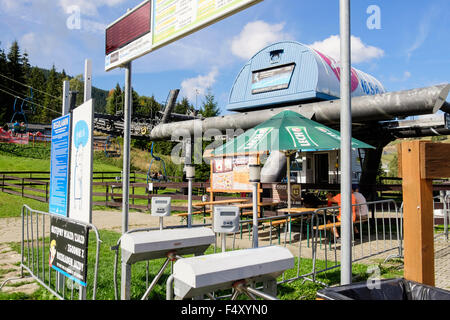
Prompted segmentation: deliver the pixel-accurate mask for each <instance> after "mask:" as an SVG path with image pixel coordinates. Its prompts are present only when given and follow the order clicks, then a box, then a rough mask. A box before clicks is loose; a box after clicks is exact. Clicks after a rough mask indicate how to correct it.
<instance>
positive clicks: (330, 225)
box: [313, 221, 341, 231]
mask: <svg viewBox="0 0 450 320" xmlns="http://www.w3.org/2000/svg"><path fill="white" fill-rule="evenodd" d="M340 226H341V222H340V221H337V222H334V223H333V222H332V223H327V224H322V225H320V226H315V227H314V228H313V229H314V230H319V231H322V230H329V229H331V228H333V227H340Z"/></svg>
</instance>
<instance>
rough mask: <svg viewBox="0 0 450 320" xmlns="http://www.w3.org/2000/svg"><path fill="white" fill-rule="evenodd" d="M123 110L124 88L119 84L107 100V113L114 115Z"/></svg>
mask: <svg viewBox="0 0 450 320" xmlns="http://www.w3.org/2000/svg"><path fill="white" fill-rule="evenodd" d="M122 109H123V95H122V88H121V87H120V85H119V84H117V85H116V87H115V88H114V89H112V90H111V91H110V93H109V96H108V98H107V99H106V113H108V114H112V115H114V114H116V113H117V111H119V110H122Z"/></svg>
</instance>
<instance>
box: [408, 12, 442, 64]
mask: <svg viewBox="0 0 450 320" xmlns="http://www.w3.org/2000/svg"><path fill="white" fill-rule="evenodd" d="M439 13H440V9H439V8H438V7H436V6H433V7H431V9H430V10H428V11H427V12H426V14H425V16H424V17H423V18H422V20H421V21H420V23H419V31H418V32H417V36H416V39H415V40H414V43H413V44H412V45H411V47H409V48H408V49H407V50H406V55H407V57H408V59H409V58H411V55H412V54H413V52H414V51H416V50H417V49H419V48H420V47H421V46H422V45H423V44H424V43H425V41H426V40H427V38H428V35H429V34H430V31H431V24H432V23H433V21H435V20H438V19H437V16H438V15H439Z"/></svg>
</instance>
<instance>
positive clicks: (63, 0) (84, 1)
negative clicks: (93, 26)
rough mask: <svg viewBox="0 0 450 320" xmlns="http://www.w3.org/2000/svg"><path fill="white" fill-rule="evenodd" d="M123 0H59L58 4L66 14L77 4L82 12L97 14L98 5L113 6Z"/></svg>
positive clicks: (89, 14)
mask: <svg viewBox="0 0 450 320" xmlns="http://www.w3.org/2000/svg"><path fill="white" fill-rule="evenodd" d="M125 1H126V0H95V1H92V0H59V6H60V7H61V8H62V9H63V10H64V12H65V13H67V14H71V13H72V12H73V7H74V6H77V7H79V8H80V11H81V13H82V14H85V15H87V16H97V15H98V14H99V12H98V9H99V8H100V7H103V6H107V7H114V6H117V5H119V4H122V3H123V2H125Z"/></svg>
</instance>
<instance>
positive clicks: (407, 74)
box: [389, 71, 412, 82]
mask: <svg viewBox="0 0 450 320" xmlns="http://www.w3.org/2000/svg"><path fill="white" fill-rule="evenodd" d="M411 76H412V74H411V72H409V71H405V72H403V75H402V76H401V77H395V76H392V77H390V78H389V80H390V81H391V82H405V81H407V80H409V78H411Z"/></svg>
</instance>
